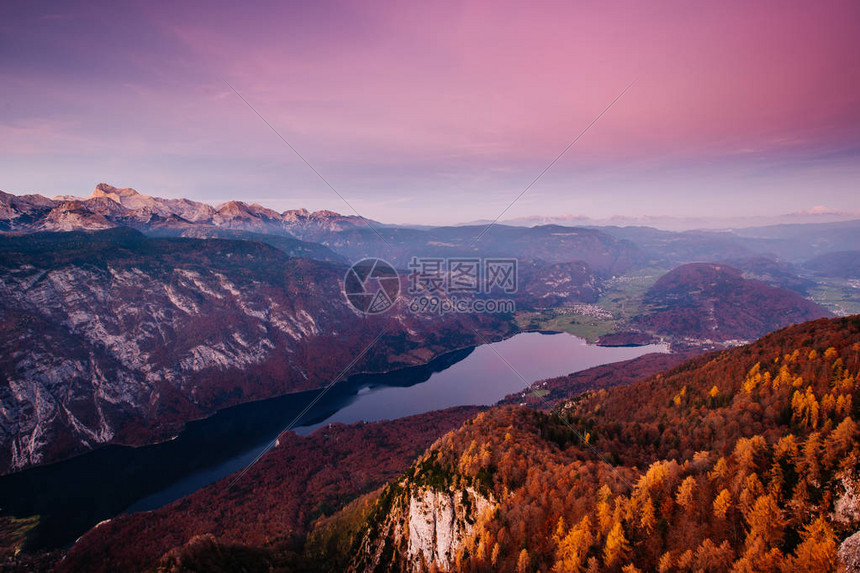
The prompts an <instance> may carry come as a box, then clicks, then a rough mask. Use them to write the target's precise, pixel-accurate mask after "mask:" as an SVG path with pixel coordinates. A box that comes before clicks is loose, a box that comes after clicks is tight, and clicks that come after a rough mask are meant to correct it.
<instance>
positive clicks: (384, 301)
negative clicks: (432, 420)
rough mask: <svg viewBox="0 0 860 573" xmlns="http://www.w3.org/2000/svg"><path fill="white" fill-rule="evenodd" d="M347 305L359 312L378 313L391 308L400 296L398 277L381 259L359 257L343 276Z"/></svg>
mask: <svg viewBox="0 0 860 573" xmlns="http://www.w3.org/2000/svg"><path fill="white" fill-rule="evenodd" d="M343 290H344V292H345V293H346V299H347V300H348V301H349V304H351V305H352V306H353V308H355V310H357V311H358V312H360V313H362V314H381V313H383V312H385V311H386V310H388V309H389V308H391V307H392V306H393V305H394V303H395V302H396V301H397V297H398V296H399V295H400V277H398V276H397V271H396V270H394V267H393V266H391V265H390V264H389V263H387V262H385V261H383V260H382V259H373V258H371V259H362V260H360V261H358V262H357V263H355V264H353V265H352V266H351V267H350V268H349V270H348V271H347V272H346V276H345V277H344V278H343Z"/></svg>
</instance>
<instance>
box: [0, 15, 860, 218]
mask: <svg viewBox="0 0 860 573" xmlns="http://www.w3.org/2000/svg"><path fill="white" fill-rule="evenodd" d="M0 22H2V23H0V83H2V87H0V149H2V155H0V168H2V171H0V173H2V175H3V177H2V178H0V189H3V190H5V191H7V192H13V193H25V192H41V193H43V194H46V195H54V194H60V193H71V194H87V193H88V192H89V191H90V190H91V188H92V187H94V185H95V184H96V183H98V182H99V181H108V182H110V183H112V184H116V185H121V186H132V187H135V188H137V189H138V190H140V191H142V192H145V193H148V194H153V195H162V196H188V197H192V198H195V199H201V200H207V201H212V202H217V201H220V200H225V199H230V198H239V199H245V200H254V201H258V202H262V203H264V204H267V205H269V206H272V207H274V208H278V209H287V208H295V207H300V206H304V207H308V208H328V209H332V210H336V211H341V212H349V209H348V208H347V207H346V205H344V204H343V203H342V202H341V201H340V199H339V198H338V197H337V196H336V195H335V194H334V193H332V192H331V190H329V189H328V188H327V187H326V186H325V185H324V184H323V183H322V182H321V181H319V180H318V179H317V178H316V176H315V175H314V174H313V173H312V172H311V171H310V170H309V169H308V168H307V167H306V166H305V165H304V164H303V163H302V162H301V161H300V160H299V159H298V158H296V157H295V156H294V155H293V154H292V152H291V151H290V150H289V149H288V148H287V147H286V146H285V145H284V144H283V143H282V142H281V141H280V140H279V139H278V138H277V137H276V136H275V135H274V134H273V133H272V132H271V131H269V130H268V128H267V127H266V126H265V124H263V123H262V122H261V121H260V120H259V118H257V117H256V116H255V115H254V114H253V112H251V110H249V109H248V108H247V107H246V106H245V104H244V103H242V102H241V100H239V98H238V97H236V96H235V94H233V93H232V92H231V91H230V89H229V88H228V87H227V86H226V84H225V83H224V80H226V81H229V82H230V84H231V85H233V86H234V87H235V88H236V89H237V90H238V91H239V92H240V93H241V94H242V95H243V96H244V97H245V98H246V99H247V100H248V101H249V102H251V103H252V104H253V105H254V107H255V108H256V109H257V110H258V111H259V112H260V113H261V114H262V115H263V116H264V117H265V118H266V119H267V120H268V121H269V122H270V123H271V124H272V125H273V126H275V127H276V128H277V129H278V131H279V132H280V133H281V135H283V136H284V137H285V138H286V139H287V140H288V141H290V143H291V144H293V145H294V146H295V147H296V148H297V149H299V150H300V151H301V153H302V154H303V155H304V156H305V157H306V158H307V159H308V161H309V162H310V163H311V164H312V165H314V167H316V168H317V169H318V170H319V171H320V172H321V173H323V175H324V176H325V177H326V178H327V179H328V180H329V181H330V182H331V183H332V185H334V186H335V188H336V189H338V191H339V192H341V194H343V195H344V196H345V197H347V199H348V200H349V201H350V203H352V204H353V205H354V206H356V207H357V208H358V209H359V211H361V213H362V215H365V216H367V217H371V218H374V219H379V220H384V221H391V222H421V223H455V222H459V221H465V220H473V219H487V218H490V219H492V218H494V217H495V216H496V215H498V213H499V212H500V211H501V210H502V209H504V207H505V206H506V205H508V204H509V203H510V201H511V200H512V199H513V198H514V197H515V196H516V195H517V194H519V192H520V191H522V190H523V189H524V188H525V186H526V185H527V184H528V183H529V182H530V181H531V180H532V179H533V178H534V177H535V176H537V174H538V173H540V172H541V170H542V169H543V168H544V167H546V165H547V164H548V163H549V162H550V161H551V160H552V159H553V158H554V157H555V156H556V155H557V154H558V153H559V152H560V151H561V150H562V149H563V148H564V147H565V146H566V145H567V144H568V143H570V141H571V140H572V139H573V138H574V137H575V136H576V135H577V134H578V133H579V132H580V131H581V130H582V129H583V128H584V127H585V126H586V125H587V124H588V123H589V122H590V121H592V120H593V119H594V117H595V116H597V114H599V113H600V112H601V111H602V110H603V109H604V108H605V107H606V106H607V105H608V104H609V102H611V101H612V100H613V99H614V98H615V97H616V96H617V95H618V94H619V93H620V92H621V91H622V90H623V89H624V88H625V87H626V86H627V85H628V84H630V83H631V82H633V81H635V82H636V83H635V85H634V86H633V87H632V88H631V89H630V90H629V91H628V92H627V94H626V95H625V96H624V97H623V98H622V99H621V100H620V101H619V102H618V103H617V104H616V105H615V106H614V107H613V108H612V109H611V110H609V112H607V114H606V115H605V116H604V117H603V118H602V119H601V120H600V121H599V122H598V123H597V124H596V125H595V126H594V127H593V128H592V129H591V130H590V131H589V132H588V133H587V134H586V135H585V136H584V137H583V138H582V140H581V141H579V142H578V143H577V144H576V145H575V146H574V147H573V148H572V149H571V150H570V151H569V152H568V153H567V154H566V155H565V156H564V157H563V158H562V159H561V160H560V161H559V162H558V164H556V165H555V166H554V167H553V168H552V170H550V171H549V172H548V173H547V174H546V176H544V178H543V179H542V180H541V181H540V182H539V183H538V184H537V185H535V187H534V188H533V189H532V190H530V191H529V193H527V194H526V195H525V196H524V197H523V199H522V200H521V201H520V202H518V203H517V205H516V206H515V207H514V208H513V209H511V211H510V212H509V213H508V215H507V216H510V217H518V216H527V215H553V214H561V213H576V214H585V215H591V216H595V217H607V216H611V215H626V216H638V215H678V216H702V215H737V214H741V213H744V214H750V213H751V214H771V213H773V212H774V211H778V212H790V211H798V210H802V209H809V208H811V207H813V206H816V205H823V206H825V207H827V208H830V209H840V210H857V209H860V198H858V196H860V193H858V192H857V191H858V181H860V178H858V175H860V167H858V165H860V162H858V161H857V159H858V156H860V58H858V57H857V54H858V53H860V39H858V38H860V34H858V33H857V31H858V30H859V29H860V4H858V3H857V2H821V3H809V2H757V3H749V2H730V3H713V4H708V5H705V4H704V3H692V2H647V3H646V2H626V3H611V2H555V3H550V2H547V3H544V2H538V3H522V2H457V3H453V2H452V3H447V2H429V3H421V4H414V5H407V4H405V3H398V4H389V3H365V2H354V3H326V2H323V3H304V2H301V3H290V4H283V3H275V2H272V3H258V4H257V5H255V6H249V5H243V6H234V5H232V4H230V3H223V4H221V5H216V6H215V7H211V5H210V4H203V3H199V4H198V3H183V4H182V5H181V6H180V7H176V6H172V5H165V6H163V7H159V8H154V7H151V6H149V5H148V3H132V4H122V5H119V4H115V3H111V4H99V3H95V2H82V3H67V2H62V3H61V2H58V3H57V4H56V5H54V6H52V5H50V4H49V3H20V4H16V3H11V4H8V5H7V4H4V5H3V7H2V8H0Z"/></svg>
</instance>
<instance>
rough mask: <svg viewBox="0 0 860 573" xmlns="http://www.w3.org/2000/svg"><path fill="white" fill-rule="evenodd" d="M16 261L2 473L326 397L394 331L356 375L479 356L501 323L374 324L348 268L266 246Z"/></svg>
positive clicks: (109, 245)
mask: <svg viewBox="0 0 860 573" xmlns="http://www.w3.org/2000/svg"><path fill="white" fill-rule="evenodd" d="M0 253H2V258H0V326H2V328H0V382H2V383H0V472H2V471H8V470H15V469H21V468H24V467H27V466H30V465H34V464H40V463H45V462H48V461H52V460H56V459H58V458H61V457H65V456H68V455H70V454H73V453H77V452H80V451H83V450H86V449H89V448H92V447H94V446H96V445H98V444H104V443H108V442H120V443H132V444H137V443H145V442H150V441H152V440H157V439H164V438H167V437H169V436H170V435H171V434H172V433H175V432H176V431H177V430H178V429H179V428H180V427H181V424H182V423H183V422H185V421H188V420H189V419H193V418H197V417H201V416H203V415H206V414H207V413H211V412H212V411H214V409H217V408H220V407H223V406H227V405H230V404H235V403H238V402H242V401H248V400H253V399H260V398H266V397H271V396H274V395H278V394H283V393H285V392H290V391H296V390H307V389H311V388H316V387H320V386H323V385H324V384H326V383H327V382H328V381H329V380H331V379H332V378H333V377H335V376H336V375H337V374H338V372H339V371H340V369H341V368H343V365H345V364H348V363H350V361H351V360H352V359H353V358H354V357H355V356H356V355H358V354H359V353H360V351H361V350H362V349H363V348H364V347H365V346H367V345H368V344H369V343H370V342H371V340H372V339H373V338H374V337H375V336H376V334H377V333H379V332H380V331H381V330H382V329H383V327H384V326H387V328H388V329H389V331H390V335H388V336H385V337H383V339H381V340H379V341H378V342H377V344H376V345H374V348H373V349H372V351H371V352H368V354H367V355H366V356H364V358H363V360H362V361H361V362H360V363H358V364H356V366H355V367H356V370H361V369H367V370H377V371H378V370H383V369H387V368H391V367H396V366H406V365H414V364H417V363H421V362H424V361H426V360H428V359H429V358H431V357H432V356H433V355H434V354H436V353H439V352H442V351H446V350H451V349H453V348H456V347H462V346H467V345H469V344H474V343H475V342H476V337H474V336H469V334H468V333H472V335H474V331H473V330H472V329H471V328H470V327H468V326H465V325H464V324H463V323H462V321H469V320H472V321H474V323H475V324H476V325H477V324H478V322H479V321H484V322H489V321H492V320H493V319H492V318H488V317H464V316H461V317H456V318H454V319H441V318H438V317H436V318H435V319H431V317H429V316H426V315H425V316H418V315H413V314H410V313H408V312H407V311H406V310H403V311H402V312H391V313H388V314H386V315H385V316H384V317H361V316H358V315H356V314H355V313H354V312H353V311H352V309H351V308H350V307H349V306H348V304H347V302H346V300H345V298H344V296H343V294H342V292H341V286H340V282H341V280H342V277H343V273H344V272H345V267H344V266H340V265H332V264H328V263H321V262H316V261H311V260H307V259H294V258H290V257H288V256H286V255H285V254H284V253H282V252H281V251H278V250H277V249H274V248H271V247H269V246H266V245H263V244H260V243H254V242H250V241H223V240H193V239H148V238H146V237H144V236H143V235H141V234H140V233H137V232H135V231H131V230H129V229H115V230H110V231H106V232H103V233H70V234H44V235H31V236H26V237H9V238H5V239H3V240H2V241H0ZM499 324H500V323H499ZM491 335H492V334H491Z"/></svg>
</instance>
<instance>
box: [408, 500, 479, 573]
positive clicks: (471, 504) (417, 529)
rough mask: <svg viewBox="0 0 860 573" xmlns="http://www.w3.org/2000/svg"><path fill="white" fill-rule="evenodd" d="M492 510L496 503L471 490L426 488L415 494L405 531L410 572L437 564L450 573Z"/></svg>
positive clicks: (409, 507) (410, 502)
mask: <svg viewBox="0 0 860 573" xmlns="http://www.w3.org/2000/svg"><path fill="white" fill-rule="evenodd" d="M492 508H493V504H492V502H490V500H489V499H487V498H486V497H484V496H483V495H481V494H480V493H478V492H477V491H475V490H474V489H473V488H471V487H468V488H465V489H463V490H456V489H449V490H442V491H437V490H434V489H432V488H430V487H423V488H419V489H418V490H417V491H415V492H414V493H412V494H411V495H410V496H409V506H408V512H409V513H408V515H409V517H408V520H407V523H408V525H407V528H406V531H405V533H406V539H407V543H406V557H407V559H408V562H409V569H410V570H412V571H421V568H422V566H423V565H431V564H433V565H436V566H437V567H438V568H440V569H441V570H443V571H447V570H450V569H451V568H452V566H453V564H454V559H455V557H456V555H457V550H458V549H459V548H460V547H462V546H463V542H464V541H465V539H466V538H467V537H469V535H470V534H471V533H472V530H473V529H474V524H475V522H476V521H479V520H481V519H483V518H485V517H486V516H487V512H488V511H491V510H492Z"/></svg>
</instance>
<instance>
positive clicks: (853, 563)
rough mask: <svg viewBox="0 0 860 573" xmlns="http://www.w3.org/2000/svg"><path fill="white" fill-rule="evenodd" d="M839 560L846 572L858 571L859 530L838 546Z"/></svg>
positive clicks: (859, 551)
mask: <svg viewBox="0 0 860 573" xmlns="http://www.w3.org/2000/svg"><path fill="white" fill-rule="evenodd" d="M839 561H840V562H841V563H842V566H843V567H845V572H846V573H858V572H860V531H858V532H857V533H855V534H854V535H852V536H850V537H848V538H847V539H846V540H845V541H843V542H842V544H841V545H840V546H839Z"/></svg>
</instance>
